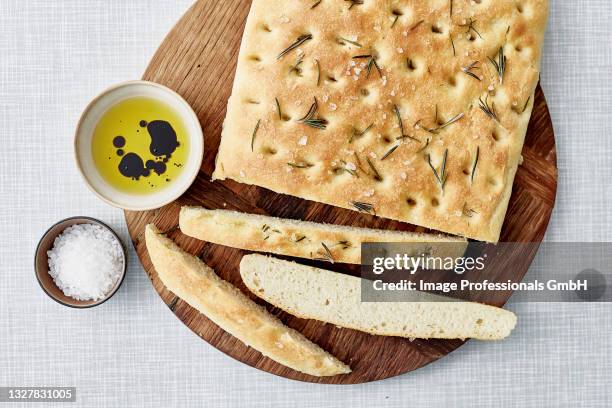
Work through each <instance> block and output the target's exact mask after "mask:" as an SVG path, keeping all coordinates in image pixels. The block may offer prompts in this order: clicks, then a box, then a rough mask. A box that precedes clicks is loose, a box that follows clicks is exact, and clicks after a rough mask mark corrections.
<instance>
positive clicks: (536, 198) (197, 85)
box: [125, 0, 557, 384]
mask: <svg viewBox="0 0 612 408" xmlns="http://www.w3.org/2000/svg"><path fill="white" fill-rule="evenodd" d="M249 6H250V1H249V0H226V1H222V2H217V1H212V0H209V1H205V0H201V1H198V2H197V3H195V4H194V6H193V7H192V8H191V9H190V10H189V11H188V12H187V13H186V14H185V15H184V16H183V18H182V19H181V20H180V21H179V22H178V24H177V25H176V26H175V27H174V29H173V30H172V31H171V32H170V33H169V35H168V36H167V38H166V39H165V41H164V42H163V43H162V45H161V46H160V48H159V50H158V51H157V53H156V54H155V56H154V57H153V59H152V61H151V63H150V65H149V67H148V69H147V71H146V73H145V74H144V78H143V79H146V80H149V81H154V82H158V83H160V84H163V85H166V86H168V87H170V88H171V89H173V90H175V91H177V92H178V93H179V94H180V95H182V96H183V97H184V98H185V99H186V100H187V102H189V103H190V104H191V106H192V107H193V108H194V110H195V112H196V113H197V114H198V117H199V119H200V122H201V124H202V128H203V131H204V135H205V136H204V137H205V154H204V161H203V164H202V169H201V172H200V175H199V176H198V178H197V179H196V181H195V183H194V184H193V186H192V187H191V188H190V189H189V190H188V191H187V192H186V193H185V194H184V196H183V197H181V198H180V199H178V200H177V201H176V202H174V203H172V204H169V205H167V206H165V207H163V208H160V209H158V210H153V211H146V212H129V211H127V212H126V213H125V217H126V220H127V225H128V228H129V231H130V235H131V237H132V240H133V244H134V246H135V248H136V251H137V253H138V256H139V258H140V260H141V261H142V264H143V266H144V269H145V270H146V271H147V273H148V275H149V277H150V279H151V282H152V283H153V286H154V288H155V290H156V291H157V292H158V293H159V295H160V296H161V298H162V299H163V301H164V302H165V303H166V304H167V305H168V307H169V308H170V309H171V310H172V312H173V313H174V314H175V315H176V316H177V317H178V318H179V319H180V320H181V321H182V322H183V323H184V324H185V325H187V326H188V327H189V328H190V329H191V330H193V331H194V332H195V333H196V334H197V335H199V336H200V337H201V338H202V339H204V340H205V341H207V342H208V343H210V344H212V345H213V346H215V347H216V348H218V349H219V350H221V351H223V352H224V353H226V354H227V355H229V356H231V357H233V358H235V359H237V360H240V361H242V362H244V363H245V364H248V365H250V366H253V367H255V368H258V369H260V370H264V371H267V372H270V373H272V374H276V375H279V376H283V377H287V378H291V379H295V380H302V381H310V382H319V383H340V384H354V383H363V382H368V381H375V380H380V379H384V378H388V377H393V376H396V375H399V374H402V373H406V372H409V371H412V370H415V369H417V368H420V367H423V366H424V365H426V364H428V363H431V362H433V361H435V360H437V359H439V358H441V357H443V356H445V355H446V354H448V353H450V352H451V351H453V350H455V349H457V348H458V347H459V346H461V345H462V344H463V343H464V342H463V341H461V340H418V339H417V340H414V341H412V342H411V341H409V340H408V339H403V338H395V337H380V336H372V335H369V334H365V333H361V332H357V331H354V330H348V329H340V328H337V327H334V326H332V325H330V324H324V323H320V322H316V321H311V320H303V319H298V318H296V317H293V316H291V315H288V314H286V313H284V312H281V311H279V310H278V309H276V308H273V307H271V306H270V305H266V306H267V307H268V309H269V310H270V311H271V312H272V313H274V314H275V315H277V316H278V317H280V319H281V320H282V321H283V322H284V323H285V324H287V325H288V326H290V327H292V328H294V329H296V330H298V331H300V332H302V333H303V334H304V335H305V336H306V337H308V338H309V339H311V340H312V341H314V342H315V343H317V344H319V345H320V346H321V347H322V348H324V349H325V350H327V351H329V352H331V353H332V354H334V355H335V356H337V357H338V358H339V359H341V360H342V361H344V362H346V363H347V364H350V366H351V368H352V369H353V373H352V374H350V375H344V376H336V377H328V378H315V377H311V376H308V375H305V374H301V373H298V372H295V371H293V370H291V369H289V368H286V367H283V366H281V365H279V364H277V363H275V362H274V361H272V360H270V359H268V358H266V357H264V356H262V355H261V354H260V353H259V352H257V351H255V350H253V349H251V348H249V347H246V346H245V345H244V344H242V343H241V342H240V341H238V340H236V339H235V338H233V337H232V336H230V335H229V334H227V333H225V332H224V331H223V330H221V329H220V328H219V327H218V326H216V325H215V324H214V323H212V322H211V321H210V320H208V319H207V318H206V317H204V316H203V315H201V314H200V313H198V312H197V311H196V310H194V309H192V308H191V307H190V306H189V305H187V303H185V302H183V301H182V300H180V299H178V298H177V297H176V296H174V294H172V293H171V292H169V291H168V290H167V289H165V287H164V286H163V285H162V284H161V282H160V281H159V279H158V278H157V275H156V273H155V270H154V268H153V267H152V265H151V261H150V259H149V256H148V254H147V250H146V246H145V242H144V227H145V225H146V224H148V223H155V224H156V225H157V226H158V227H159V228H160V229H161V230H162V231H168V234H169V236H170V237H171V238H172V239H174V240H175V241H176V242H177V243H178V244H179V245H180V246H181V247H182V248H183V249H185V250H186V251H188V252H190V253H192V254H194V255H196V256H199V257H200V258H201V259H202V260H203V261H204V262H206V263H207V264H208V265H210V266H211V267H212V268H213V269H214V270H215V271H216V272H217V273H218V274H219V275H220V276H221V277H222V278H223V279H226V280H227V281H229V282H231V283H232V284H234V285H236V286H237V287H239V288H240V289H241V290H242V291H243V292H245V293H247V294H249V296H251V298H253V299H254V300H256V301H257V302H259V303H262V301H261V300H258V299H256V298H255V297H254V296H252V295H251V294H250V293H249V292H248V290H247V289H246V287H245V286H244V284H243V283H242V281H241V279H240V273H239V269H238V265H239V262H240V259H241V257H242V255H244V254H245V253H246V252H245V251H241V250H238V249H234V248H227V247H223V246H218V245H214V244H209V243H205V242H201V241H198V240H196V239H193V238H189V237H187V236H184V235H182V234H181V233H180V231H179V230H178V214H179V210H180V207H181V205H185V204H188V205H202V206H204V207H206V208H227V209H234V210H239V211H244V212H249V213H258V214H270V215H274V216H279V217H288V218H295V219H303V220H310V221H318V222H330V223H336V224H343V225H353V226H360V227H373V228H385V229H395V230H406V231H410V230H423V229H422V228H418V227H414V226H411V225H407V224H402V223H400V222H396V221H391V220H385V219H381V218H377V217H373V216H370V215H366V214H360V213H357V212H354V211H349V210H344V209H340V208H336V207H331V206H327V205H323V204H319V203H315V202H311V201H306V200H302V199H299V198H295V197H290V196H286V195H279V194H276V193H273V192H271V191H268V190H265V189H262V188H259V187H255V186H249V185H242V184H238V183H236V182H232V181H225V182H214V183H212V182H210V175H211V174H212V171H213V168H214V161H215V155H216V154H217V148H218V146H219V140H220V137H221V126H222V123H223V119H224V117H225V109H226V105H227V100H228V98H229V96H230V92H231V87H232V82H233V77H234V71H235V67H236V59H237V56H238V50H239V47H240V40H241V37H242V31H243V28H244V24H245V21H246V17H247V15H248V11H249ZM523 156H524V164H523V165H522V166H521V167H520V168H519V170H518V173H517V175H516V181H515V185H514V190H513V194H512V199H511V201H510V205H509V208H508V214H507V216H506V222H505V224H504V227H503V231H502V238H501V239H502V241H513V242H532V243H535V244H533V245H528V246H521V249H520V250H516V249H515V250H509V251H506V253H502V254H499V253H498V254H497V257H496V258H495V262H497V264H498V266H499V268H501V269H502V270H503V271H505V272H504V273H506V274H508V276H509V277H511V278H513V279H515V280H520V279H522V278H523V276H524V274H525V273H526V272H527V270H528V268H529V265H530V264H531V261H532V259H533V257H534V256H535V254H536V252H537V248H538V245H537V243H539V242H540V241H541V240H542V238H543V237H544V234H545V231H546V228H547V225H548V222H549V219H550V216H551V212H552V209H553V206H554V202H555V196H556V188H557V168H556V153H555V139H554V133H553V127H552V123H551V119H550V115H549V112H548V109H547V106H546V101H545V99H544V95H543V93H542V90H541V88H540V87H538V89H537V93H536V98H535V106H534V112H533V117H532V119H531V123H530V126H529V130H528V135H527V139H526V142H525V147H524V150H523ZM515 248H516V247H515ZM502 252H504V251H502ZM307 263H310V264H313V265H317V262H307ZM318 266H322V267H325V268H328V269H334V270H336V271H340V272H345V273H351V274H357V273H358V272H359V270H358V267H355V266H347V265H334V266H333V268H330V265H329V264H325V265H322V264H318ZM510 295H511V293H509V292H506V293H502V292H500V293H497V294H496V295H495V296H492V297H488V298H480V299H475V300H479V301H483V302H486V303H489V304H492V305H496V306H501V305H503V304H504V303H505V302H506V301H507V300H508V298H509V297H510ZM519 320H520V316H519ZM510 341H511V340H510Z"/></svg>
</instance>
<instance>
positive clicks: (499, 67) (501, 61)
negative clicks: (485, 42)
mask: <svg viewBox="0 0 612 408" xmlns="http://www.w3.org/2000/svg"><path fill="white" fill-rule="evenodd" d="M488 58H489V61H491V64H493V67H495V71H497V75H499V83H500V84H503V83H504V74H505V72H506V56H505V55H504V47H503V46H502V47H499V51H498V52H497V61H496V60H494V59H493V58H491V57H488Z"/></svg>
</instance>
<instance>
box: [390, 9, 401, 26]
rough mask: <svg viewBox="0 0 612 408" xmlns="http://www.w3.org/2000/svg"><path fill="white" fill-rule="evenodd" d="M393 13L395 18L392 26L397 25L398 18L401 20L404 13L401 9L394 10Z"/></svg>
mask: <svg viewBox="0 0 612 408" xmlns="http://www.w3.org/2000/svg"><path fill="white" fill-rule="evenodd" d="M392 14H393V15H394V16H395V18H394V19H393V23H391V28H393V27H395V24H397V20H399V18H400V16H401V15H402V13H401V12H400V11H393V12H392Z"/></svg>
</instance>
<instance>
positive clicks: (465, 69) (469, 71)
mask: <svg viewBox="0 0 612 408" xmlns="http://www.w3.org/2000/svg"><path fill="white" fill-rule="evenodd" d="M475 69H480V67H479V66H478V61H474V62H472V63H471V64H470V65H468V66H467V67H462V68H461V71H463V73H464V74H466V75H469V76H471V77H472V78H474V79H476V80H478V81H481V79H480V77H479V76H478V75H476V74H475V73H474V70H475Z"/></svg>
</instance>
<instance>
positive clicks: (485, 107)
mask: <svg viewBox="0 0 612 408" xmlns="http://www.w3.org/2000/svg"><path fill="white" fill-rule="evenodd" d="M478 105H479V106H480V109H482V111H483V112H484V113H486V114H487V116H489V117H490V118H491V119H493V120H495V121H496V122H499V118H498V117H497V113H495V103H494V102H491V105H489V95H487V97H486V98H485V100H484V101H483V100H482V96H481V97H479V98H478Z"/></svg>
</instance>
